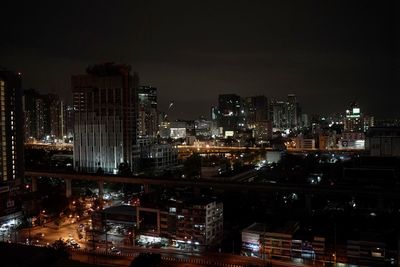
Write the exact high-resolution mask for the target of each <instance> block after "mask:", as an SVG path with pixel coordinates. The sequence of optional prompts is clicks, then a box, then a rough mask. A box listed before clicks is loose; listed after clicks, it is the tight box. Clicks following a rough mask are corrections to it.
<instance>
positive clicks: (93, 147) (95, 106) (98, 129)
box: [71, 63, 139, 173]
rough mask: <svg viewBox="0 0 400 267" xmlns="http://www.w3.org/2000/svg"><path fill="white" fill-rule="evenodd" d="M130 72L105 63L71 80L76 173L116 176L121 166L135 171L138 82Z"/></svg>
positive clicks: (136, 157) (90, 68)
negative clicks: (97, 173) (125, 165)
mask: <svg viewBox="0 0 400 267" xmlns="http://www.w3.org/2000/svg"><path fill="white" fill-rule="evenodd" d="M130 71H131V67H130V66H127V65H114V64H112V63H106V64H102V65H95V66H92V67H89V68H87V74H82V75H73V76H72V78H71V82H72V92H73V97H74V98H73V101H74V111H75V127H74V168H75V170H77V171H86V172H96V171H98V170H103V171H104V172H106V173H116V172H117V170H118V167H119V165H120V164H121V163H125V164H128V165H129V166H130V168H131V169H132V170H135V165H136V164H137V159H138V156H139V151H138V150H137V147H136V127H137V123H136V108H137V99H136V97H137V94H136V90H137V87H138V83H139V78H138V76H137V75H136V74H135V75H133V76H132V75H131V74H130Z"/></svg>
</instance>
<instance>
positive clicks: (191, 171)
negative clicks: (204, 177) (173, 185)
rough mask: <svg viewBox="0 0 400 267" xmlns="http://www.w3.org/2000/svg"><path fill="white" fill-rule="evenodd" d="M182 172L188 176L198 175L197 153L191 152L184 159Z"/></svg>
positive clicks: (199, 160)
mask: <svg viewBox="0 0 400 267" xmlns="http://www.w3.org/2000/svg"><path fill="white" fill-rule="evenodd" d="M183 173H184V174H185V175H186V177H189V178H193V177H196V176H200V173H201V156H200V155H199V154H192V155H191V156H190V157H188V158H187V159H186V161H185V162H184V163H183Z"/></svg>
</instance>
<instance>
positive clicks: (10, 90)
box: [0, 70, 24, 221]
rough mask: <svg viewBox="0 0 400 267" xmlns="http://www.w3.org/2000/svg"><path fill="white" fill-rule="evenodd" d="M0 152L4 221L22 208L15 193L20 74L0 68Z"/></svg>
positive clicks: (19, 161) (20, 171)
mask: <svg viewBox="0 0 400 267" xmlns="http://www.w3.org/2000/svg"><path fill="white" fill-rule="evenodd" d="M0 155H1V158H0V220H1V221H3V220H7V219H8V217H9V216H14V215H15V214H16V213H18V212H19V211H20V210H21V205H20V203H18V198H17V194H18V192H19V188H20V184H21V181H22V179H23V178H24V136H23V110H22V91H21V75H20V74H19V73H14V72H12V71H6V70H0ZM13 214H14V215H13Z"/></svg>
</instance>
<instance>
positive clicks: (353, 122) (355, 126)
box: [344, 102, 364, 132]
mask: <svg viewBox="0 0 400 267" xmlns="http://www.w3.org/2000/svg"><path fill="white" fill-rule="evenodd" d="M363 122H364V121H363V118H362V114H361V110H360V108H359V107H358V105H357V103H355V102H353V103H351V104H350V109H347V110H346V117H345V118H344V130H345V131H349V132H363V131H364V125H363V124H364V123H363Z"/></svg>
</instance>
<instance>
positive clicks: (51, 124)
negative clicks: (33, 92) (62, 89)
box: [44, 94, 64, 139]
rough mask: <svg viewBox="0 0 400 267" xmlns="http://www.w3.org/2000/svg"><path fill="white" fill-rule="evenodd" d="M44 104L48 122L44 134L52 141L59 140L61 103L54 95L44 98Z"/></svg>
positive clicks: (61, 121)
mask: <svg viewBox="0 0 400 267" xmlns="http://www.w3.org/2000/svg"><path fill="white" fill-rule="evenodd" d="M44 98H45V102H46V111H48V113H47V114H48V120H47V128H46V133H48V134H47V135H49V136H50V137H51V138H52V139H54V138H55V139H61V138H62V137H63V124H64V122H63V109H64V104H63V101H61V100H60V98H59V97H58V95H56V94H47V95H45V96H44Z"/></svg>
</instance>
